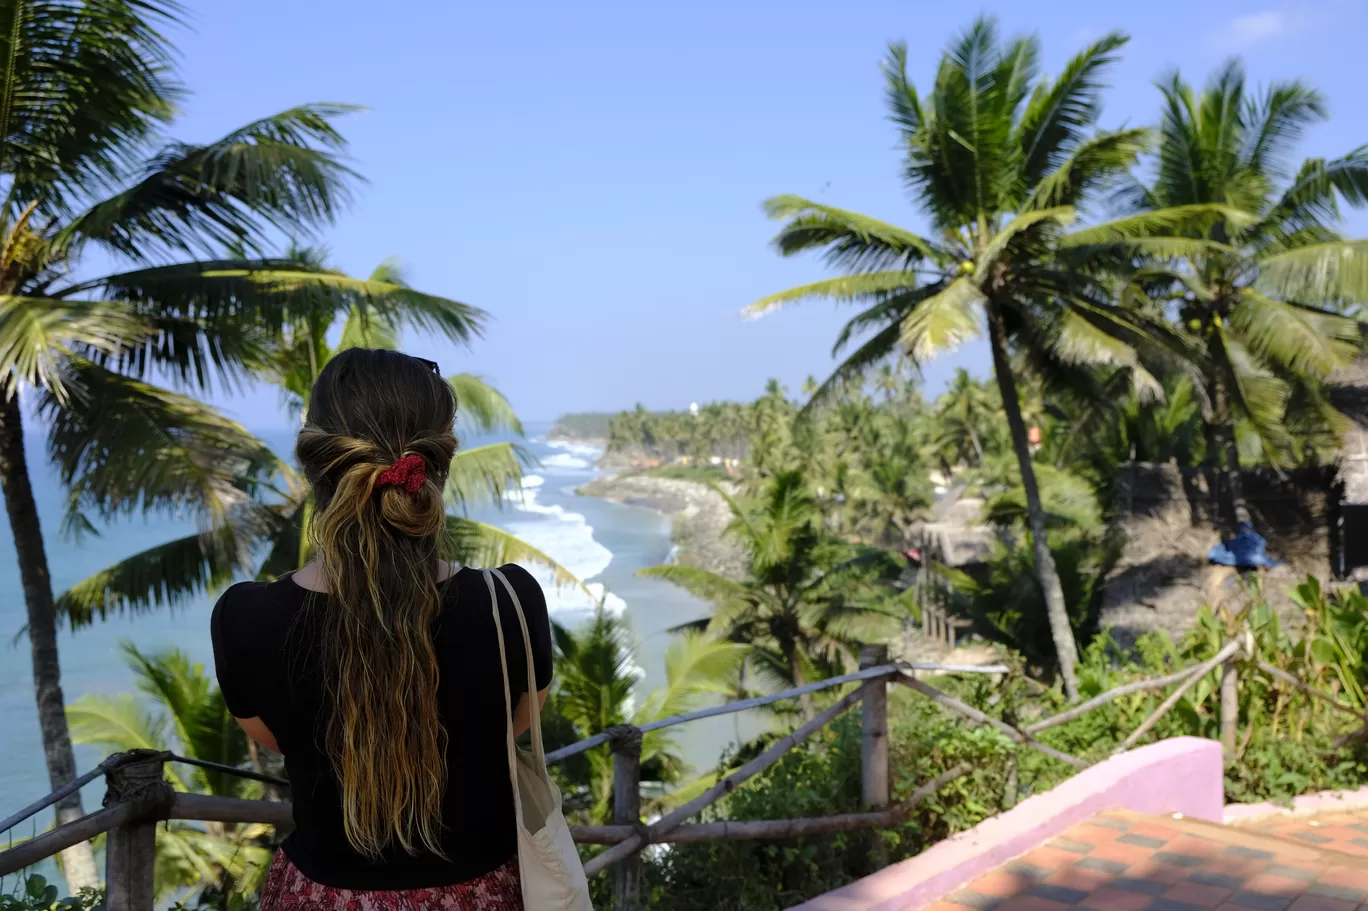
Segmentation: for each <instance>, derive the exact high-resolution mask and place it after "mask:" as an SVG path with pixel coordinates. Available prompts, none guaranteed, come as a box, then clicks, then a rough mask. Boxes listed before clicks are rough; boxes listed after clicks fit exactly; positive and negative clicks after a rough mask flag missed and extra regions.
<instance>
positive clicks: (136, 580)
mask: <svg viewBox="0 0 1368 911" xmlns="http://www.w3.org/2000/svg"><path fill="white" fill-rule="evenodd" d="M207 543H208V542H206V540H205V537H204V536H203V535H199V534H194V535H188V536H186V537H184V538H179V539H177V540H175V541H168V542H167V543H165V544H158V545H157V546H156V547H151V548H148V549H147V550H145V551H142V552H141V553H137V554H134V555H133V556H131V557H128V558H126V559H124V560H120V561H119V562H117V563H115V564H113V565H111V566H107V567H105V568H104V569H102V570H100V571H99V572H97V573H95V574H94V575H91V576H88V577H86V578H85V579H82V580H81V581H80V582H77V583H76V584H75V585H73V586H71V588H68V589H67V590H66V591H65V592H63V593H62V594H61V595H60V596H58V598H57V613H58V615H59V616H61V617H64V618H65V619H66V622H67V624H68V626H69V627H70V628H71V629H72V630H77V629H81V628H83V627H86V626H90V625H91V624H92V623H94V622H95V621H96V620H107V619H108V618H109V617H111V616H122V615H126V614H135V615H136V614H146V613H150V612H152V611H155V610H161V609H163V608H165V609H168V610H175V609H177V608H181V607H184V606H186V605H187V604H189V603H191V602H194V601H196V600H198V599H199V598H202V597H203V596H204V595H205V594H207V593H210V592H213V591H215V590H217V589H219V588H222V587H223V586H225V585H227V584H228V583H229V582H230V581H232V578H233V575H234V574H235V573H239V572H243V571H245V570H247V569H248V568H249V567H248V563H249V562H250V561H249V560H248V559H247V555H246V554H241V553H238V554H232V553H228V554H225V553H224V552H223V551H222V550H221V549H220V548H217V547H212V546H206V544H207ZM235 557H238V558H240V559H234V558H235Z"/></svg>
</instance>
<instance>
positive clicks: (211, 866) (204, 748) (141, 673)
mask: <svg viewBox="0 0 1368 911" xmlns="http://www.w3.org/2000/svg"><path fill="white" fill-rule="evenodd" d="M122 650H123V653H124V660H125V661H126V662H127V664H128V666H129V667H130V668H132V670H133V674H134V678H135V681H136V683H135V685H136V686H137V689H138V691H139V692H140V693H141V694H142V695H143V696H144V697H146V698H145V699H144V700H139V699H137V698H135V697H134V696H133V694H131V693H123V694H121V695H117V696H95V695H90V694H87V695H85V696H82V697H81V698H80V699H78V700H76V702H74V703H73V704H72V705H70V706H68V707H67V718H68V720H69V722H70V724H71V731H72V737H73V739H74V740H75V742H76V743H80V744H93V745H95V746H99V747H103V748H104V750H105V751H106V753H118V752H125V751H128V750H157V751H159V752H160V751H166V750H169V751H172V752H175V753H177V754H178V755H181V756H186V757H188V758H190V759H200V760H205V761H208V762H215V763H219V764H221V765H227V766H233V767H236V768H247V767H249V764H250V756H249V752H248V743H247V736H246V735H245V734H244V733H243V732H242V729H241V728H240V727H238V725H237V723H236V722H235V721H234V720H233V717H232V715H231V714H230V713H229V711H228V707H227V706H226V705H225V704H224V702H223V694H222V693H220V692H219V689H218V686H217V684H215V683H214V681H213V679H212V677H211V676H209V675H206V674H205V673H204V665H202V664H199V663H196V662H192V661H191V660H190V659H189V658H188V657H187V656H186V654H185V653H184V652H182V651H180V650H179V649H171V650H169V651H166V652H163V653H161V654H157V655H144V654H143V653H142V652H140V651H138V649H137V648H136V647H134V646H133V645H132V644H131V643H128V642H125V643H123V645H122ZM147 700H150V701H151V703H152V705H153V707H154V708H153V710H152V711H148V709H147V704H146V703H147ZM181 768H182V767H180V766H178V765H176V764H174V763H173V764H168V765H167V768H166V777H167V780H168V781H169V782H170V783H171V786H172V787H173V788H175V789H176V790H177V791H182V792H188V793H194V794H212V795H214V796H216V797H237V798H246V799H256V798H260V796H261V792H262V787H261V785H260V784H259V783H258V782H255V781H250V780H248V779H246V778H240V777H238V776H235V775H231V774H228V773H226V772H219V771H214V770H209V769H203V768H199V767H195V766H190V767H186V768H187V771H186V772H184V773H183V772H182V771H181ZM269 834H270V826H265V825H256V824H251V825H238V824H235V823H221V822H210V823H204V824H203V825H199V824H194V823H188V822H168V823H166V824H165V825H163V826H158V827H157V860H156V869H155V871H154V876H155V884H156V894H157V897H158V898H159V899H160V898H163V897H165V896H167V895H168V894H170V893H172V892H178V891H181V890H187V889H188V890H191V891H193V892H198V891H199V890H201V889H204V888H206V887H211V886H212V887H215V888H217V889H219V890H223V891H241V892H243V893H247V894H251V893H252V892H253V891H254V890H255V887H256V884H257V883H258V882H259V881H260V879H261V877H262V875H263V874H264V873H265V872H266V868H267V866H268V865H269V864H270V861H271V854H270V849H269V847H268V845H267V842H266V839H267V837H268V836H269Z"/></svg>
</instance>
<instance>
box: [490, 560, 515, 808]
mask: <svg viewBox="0 0 1368 911" xmlns="http://www.w3.org/2000/svg"><path fill="white" fill-rule="evenodd" d="M480 575H482V576H484V580H485V585H486V586H487V587H488V588H489V609H490V610H492V611H493V612H494V632H495V634H496V636H497V637H498V640H499V666H500V667H501V668H502V669H503V690H504V704H505V705H506V706H508V712H507V714H506V715H505V723H504V734H505V741H506V744H507V748H508V777H509V779H510V780H511V781H512V782H513V812H514V815H515V817H516V818H517V820H518V824H519V825H522V818H523V812H522V795H521V794H519V793H518V753H517V750H518V748H517V744H515V743H514V742H513V711H514V708H515V706H514V705H513V696H512V694H511V692H510V687H509V685H508V656H507V655H505V654H504V634H503V623H502V622H501V621H500V620H499V599H498V596H497V595H495V594H494V577H493V576H491V575H490V574H489V570H487V569H482V570H480Z"/></svg>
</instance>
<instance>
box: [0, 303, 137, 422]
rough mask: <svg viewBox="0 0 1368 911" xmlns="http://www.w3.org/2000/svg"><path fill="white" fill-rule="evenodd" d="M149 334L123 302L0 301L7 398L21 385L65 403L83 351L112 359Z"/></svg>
mask: <svg viewBox="0 0 1368 911" xmlns="http://www.w3.org/2000/svg"><path fill="white" fill-rule="evenodd" d="M150 334H151V328H150V327H149V326H148V324H147V323H146V322H145V321H144V320H142V319H141V318H140V317H139V316H138V315H137V314H136V313H134V312H132V311H131V310H130V308H129V307H128V306H127V305H125V304H122V303H119V302H96V303H91V302H87V301H54V300H48V299H46V298H31V297H15V296H12V295H3V296H0V375H3V376H4V378H5V379H4V387H3V394H4V395H5V397H6V398H8V397H9V396H11V395H13V394H14V393H15V389H16V387H17V385H18V384H20V383H23V384H26V385H28V386H31V387H34V388H37V389H42V390H45V391H46V392H47V394H48V395H50V396H51V397H52V398H53V399H55V400H56V401H58V402H66V401H67V400H68V398H69V396H70V390H69V389H68V385H69V384H70V382H71V380H72V376H71V374H70V371H69V370H68V361H69V359H70V358H71V357H73V356H75V355H77V354H78V353H81V352H84V351H97V352H102V353H106V354H112V353H115V352H118V351H120V350H122V349H124V348H127V347H131V346H137V345H139V344H140V343H141V342H143V341H144V340H145V339H146V338H147V337H148V336H149V335H150Z"/></svg>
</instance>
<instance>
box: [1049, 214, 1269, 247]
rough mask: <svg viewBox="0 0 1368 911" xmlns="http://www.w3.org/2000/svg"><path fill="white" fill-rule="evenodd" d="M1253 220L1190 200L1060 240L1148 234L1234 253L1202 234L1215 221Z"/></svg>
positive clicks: (1073, 242) (1237, 223)
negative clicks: (1183, 203)
mask: <svg viewBox="0 0 1368 911" xmlns="http://www.w3.org/2000/svg"><path fill="white" fill-rule="evenodd" d="M1257 222H1258V217H1257V216H1255V215H1253V214H1251V213H1249V212H1246V211H1244V210H1241V209H1236V208H1233V207H1231V206H1227V205H1219V204H1212V203H1193V204H1191V205H1182V206H1170V207H1168V208H1165V209H1155V210H1153V211H1149V212H1139V213H1136V214H1134V215H1126V216H1122V217H1121V218H1114V219H1112V220H1111V221H1108V222H1105V223H1103V224H1100V225H1093V226H1091V227H1087V228H1081V229H1079V230H1077V231H1073V232H1070V233H1069V234H1068V235H1066V236H1065V237H1064V241H1063V242H1064V244H1065V245H1066V246H1087V245H1094V244H1107V243H1120V242H1125V241H1130V240H1137V239H1142V238H1150V239H1163V240H1171V241H1172V242H1174V243H1175V247H1177V246H1178V243H1179V242H1180V241H1184V240H1188V241H1191V242H1192V245H1191V247H1190V249H1193V250H1206V251H1216V250H1219V251H1221V252H1226V253H1234V252H1235V251H1234V249H1233V248H1231V247H1230V246H1229V245H1226V244H1219V243H1216V242H1215V241H1207V240H1204V239H1203V238H1202V235H1205V234H1206V233H1207V232H1208V231H1210V230H1211V228H1212V227H1213V226H1214V225H1217V224H1225V225H1227V226H1229V227H1230V228H1231V229H1235V230H1238V229H1240V228H1246V227H1249V226H1251V225H1254V224H1256V223H1257ZM1177 255H1180V256H1181V255H1186V254H1185V253H1180V254H1177Z"/></svg>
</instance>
